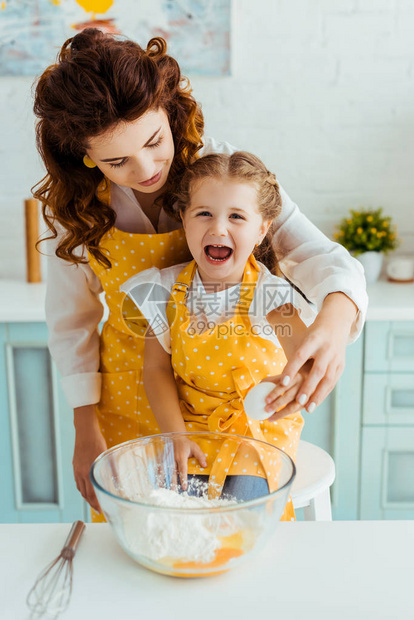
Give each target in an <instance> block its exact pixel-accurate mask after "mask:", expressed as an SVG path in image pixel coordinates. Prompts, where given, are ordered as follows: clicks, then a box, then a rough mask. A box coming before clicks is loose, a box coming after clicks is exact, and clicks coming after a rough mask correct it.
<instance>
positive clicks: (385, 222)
mask: <svg viewBox="0 0 414 620" xmlns="http://www.w3.org/2000/svg"><path fill="white" fill-rule="evenodd" d="M337 229H338V230H337V232H336V233H335V234H334V237H335V239H336V240H337V241H338V243H340V244H341V245H343V246H344V247H345V248H346V249H347V250H349V252H351V254H353V256H355V257H356V258H357V259H358V260H359V261H360V262H361V263H362V265H363V267H364V270H365V278H366V281H367V284H371V283H372V282H375V281H376V280H377V279H378V277H379V275H380V273H381V268H382V262H383V259H384V254H387V253H388V252H389V251H390V250H395V249H396V248H397V247H398V245H399V243H400V240H399V239H398V237H397V232H396V229H395V227H394V226H393V225H392V223H391V218H390V217H389V216H384V215H382V208H379V209H360V210H359V211H354V210H352V209H351V211H350V217H346V218H344V219H343V220H342V221H341V223H340V224H339V226H337Z"/></svg>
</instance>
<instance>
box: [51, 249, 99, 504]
mask: <svg viewBox="0 0 414 620" xmlns="http://www.w3.org/2000/svg"><path fill="white" fill-rule="evenodd" d="M47 243H48V279H47V292H46V322H47V326H48V331H49V342H48V344H49V350H50V353H51V355H52V358H53V360H54V361H55V363H56V366H57V367H58V369H59V372H60V374H61V376H62V379H61V382H62V388H63V391H64V394H65V396H66V399H67V401H68V403H69V405H70V406H71V407H72V408H73V410H74V417H73V422H74V426H75V446H74V452H73V461H72V464H73V473H74V477H75V482H76V486H77V488H78V490H79V492H80V493H81V495H82V497H84V498H85V499H86V501H87V502H88V503H89V504H90V505H91V506H92V508H94V510H96V511H97V512H100V507H99V503H98V500H97V498H96V495H95V492H94V490H93V487H92V484H91V482H90V479H89V469H90V466H91V464H92V463H93V461H94V460H95V459H96V457H97V456H98V455H99V454H101V452H103V451H104V450H106V442H105V439H104V437H103V435H102V433H101V430H100V428H99V424H98V419H97V416H96V410H95V403H97V402H99V400H100V398H101V375H100V373H99V372H98V371H99V333H98V325H99V322H100V320H101V318H102V312H103V307H102V304H101V302H100V301H99V293H100V292H101V290H102V288H101V284H100V282H99V280H98V278H97V277H96V276H95V274H94V273H93V271H92V269H91V268H90V267H89V265H81V266H76V265H74V264H69V263H67V262H65V261H63V260H61V259H60V258H57V256H56V255H55V247H56V240H54V241H53V242H52V241H48V242H47Z"/></svg>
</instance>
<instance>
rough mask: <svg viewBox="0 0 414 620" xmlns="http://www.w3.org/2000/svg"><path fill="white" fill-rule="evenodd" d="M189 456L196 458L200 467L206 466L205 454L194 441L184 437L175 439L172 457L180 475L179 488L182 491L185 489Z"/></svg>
mask: <svg viewBox="0 0 414 620" xmlns="http://www.w3.org/2000/svg"><path fill="white" fill-rule="evenodd" d="M191 457H194V458H196V459H197V461H198V462H199V463H200V465H201V467H207V460H206V457H205V454H204V452H203V451H202V449H201V448H200V446H199V445H198V444H197V443H196V442H195V441H190V440H189V439H187V438H186V437H183V438H182V439H178V440H176V442H175V445H174V458H175V462H176V465H177V472H178V475H179V477H180V483H181V488H182V489H183V490H184V491H186V490H187V472H188V459H190V458H191Z"/></svg>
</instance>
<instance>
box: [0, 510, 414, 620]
mask: <svg viewBox="0 0 414 620" xmlns="http://www.w3.org/2000/svg"><path fill="white" fill-rule="evenodd" d="M69 529H70V525H69V524H56V523H55V524H40V525H39V524H24V525H22V524H18V525H17V524H13V525H0V583H1V584H2V597H1V602H0V610H1V611H0V616H1V618H2V620H20V619H26V618H28V617H29V614H28V613H27V611H26V608H25V598H26V594H27V592H28V591H29V589H30V588H31V586H32V585H33V582H34V580H35V579H36V577H37V574H38V573H39V572H40V570H41V569H42V568H43V567H44V566H45V565H46V564H47V563H48V562H49V561H50V560H51V559H52V558H53V557H54V555H57V554H58V553H59V551H60V548H61V546H62V545H63V543H64V541H65V539H66V536H67V534H68V532H69ZM413 575H414V522H413V521H338V522H325V523H323V522H297V523H281V524H279V525H278V528H277V530H276V532H275V534H274V536H273V537H272V538H271V540H269V542H268V544H267V546H266V547H265V548H264V549H263V550H262V551H260V552H259V553H257V554H256V555H255V556H253V557H252V558H251V559H250V561H248V562H247V563H246V564H245V565H242V566H240V567H238V568H235V569H234V570H233V571H230V572H228V573H225V574H223V575H220V576H217V577H210V578H204V579H177V578H172V577H164V576H162V575H158V574H156V573H153V572H151V571H148V570H146V569H145V568H142V567H140V566H139V565H138V564H136V563H135V562H134V561H133V560H132V559H130V558H129V556H127V555H126V554H125V552H124V551H123V550H122V549H121V548H120V547H119V546H118V544H117V542H116V541H115V539H114V537H113V534H112V531H111V530H110V526H109V525H107V524H87V526H86V530H85V532H84V535H83V538H82V540H81V543H80V546H79V548H78V551H77V555H76V557H75V560H74V586H73V594H72V600H71V604H70V606H69V609H68V611H67V612H66V613H65V614H64V615H62V619H64V620H87V619H88V618H99V620H114V619H115V618H119V619H120V620H129V619H134V620H141V619H149V620H165V619H166V618H171V619H172V620H175V619H176V620H211V618H212V617H215V618H217V620H221V619H222V618H231V619H232V618H237V619H238V620H255V619H256V618H261V619H264V618H276V619H279V618H289V619H290V620H328V619H329V620H332V619H335V620H349V619H350V618H352V619H353V620H359V619H364V620H374V619H375V620H383V619H384V620H385V619H387V620H394V619H398V620H409V619H410V618H413V617H414V601H413V596H412V582H413Z"/></svg>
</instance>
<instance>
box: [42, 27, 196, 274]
mask: <svg viewBox="0 0 414 620" xmlns="http://www.w3.org/2000/svg"><path fill="white" fill-rule="evenodd" d="M166 51H167V44H166V42H165V41H164V39H162V38H161V37H155V38H153V39H151V40H150V41H149V43H148V46H147V49H146V50H144V49H143V48H141V47H140V46H139V45H138V44H137V43H134V42H133V41H129V40H117V39H115V38H114V37H113V36H110V35H106V34H103V33H102V32H100V31H99V30H97V29H95V28H87V29H85V30H83V31H82V32H81V33H79V34H77V35H76V36H74V37H72V38H71V39H68V40H67V41H66V42H65V43H64V45H63V46H62V49H61V51H60V54H59V57H58V61H57V63H56V64H54V65H51V66H50V67H48V68H47V69H46V70H45V71H44V73H43V74H42V75H41V76H40V78H39V80H38V82H37V85H36V90H35V102H34V112H35V114H36V116H37V117H38V119H39V120H38V123H37V126H36V141H37V148H38V150H39V152H40V154H41V156H42V159H43V162H44V164H45V167H46V170H47V174H46V176H45V177H44V178H43V179H42V180H41V181H40V182H39V183H38V184H37V185H36V186H35V187H34V188H33V189H34V190H35V191H33V195H34V196H35V198H37V199H38V200H40V201H41V202H42V211H43V217H44V219H45V221H46V223H47V225H48V228H49V229H50V231H51V236H50V237H48V239H55V238H56V237H57V236H58V231H57V228H56V226H55V224H56V225H59V226H60V227H63V229H64V231H65V234H64V235H63V237H62V239H61V240H59V244H58V247H57V249H56V255H57V256H58V257H59V258H62V259H64V260H66V261H69V262H73V263H80V262H86V258H85V257H84V256H82V257H79V256H76V255H75V254H74V252H75V250H76V248H78V247H79V246H81V245H84V246H86V248H87V250H88V251H89V252H90V253H91V255H92V256H94V257H95V258H96V260H98V261H99V262H100V263H101V264H103V265H105V266H106V267H110V266H111V263H110V261H109V259H108V258H107V256H105V255H104V254H103V252H102V251H101V249H100V246H99V244H100V241H101V239H102V237H103V236H104V235H105V234H106V233H107V232H108V231H109V230H110V229H111V228H112V227H113V226H114V224H115V219H116V214H115V211H114V210H113V209H112V208H111V207H110V206H108V205H106V204H103V203H102V202H101V201H100V200H99V198H98V197H97V188H98V185H99V184H100V183H101V181H102V180H103V178H104V177H103V174H102V172H101V171H100V170H99V169H98V168H93V169H90V168H86V167H85V165H84V164H83V161H82V160H83V156H84V154H85V150H86V148H87V145H88V138H91V137H95V136H98V135H100V134H102V133H103V132H105V131H106V130H108V129H110V128H112V127H115V126H116V125H117V124H118V123H119V122H121V121H126V122H129V121H134V120H136V119H137V118H139V117H140V116H142V115H143V114H145V112H147V111H148V110H151V109H158V108H163V109H164V110H165V111H166V113H167V115H168V119H169V123H170V127H171V131H172V135H173V139H174V146H175V155H174V159H173V162H172V165H171V169H170V173H169V176H168V180H167V183H166V186H165V191H164V192H163V194H162V196H161V197H160V198H159V201H160V202H161V204H162V206H163V208H164V209H165V210H166V211H167V212H169V213H170V214H173V200H174V199H173V192H174V190H175V188H176V186H177V184H178V180H179V179H180V177H181V175H182V174H183V172H184V170H185V169H186V168H187V166H188V165H189V163H190V162H192V161H193V160H194V159H195V158H196V157H197V152H198V151H199V149H200V148H201V147H202V145H203V144H202V134H203V129H204V120H203V115H202V112H201V109H200V107H199V105H198V104H197V102H196V101H195V99H194V97H193V96H192V94H191V88H190V85H189V83H188V80H187V79H186V78H184V77H183V76H181V72H180V68H179V66H178V64H177V62H176V61H175V60H174V59H173V58H172V57H171V56H168V55H167V54H166Z"/></svg>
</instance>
